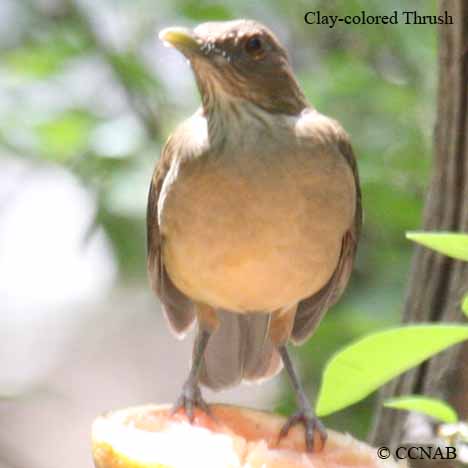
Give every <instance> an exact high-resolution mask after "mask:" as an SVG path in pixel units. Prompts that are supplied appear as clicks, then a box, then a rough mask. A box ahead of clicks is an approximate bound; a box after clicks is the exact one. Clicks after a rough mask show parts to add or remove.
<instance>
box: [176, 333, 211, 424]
mask: <svg viewBox="0 0 468 468" xmlns="http://www.w3.org/2000/svg"><path fill="white" fill-rule="evenodd" d="M210 336H211V332H210V331H208V330H205V329H201V330H200V331H199V332H198V334H197V337H196V341H195V346H194V350H193V359H192V367H191V368H190V373H189V376H188V378H187V380H186V381H185V383H184V385H183V387H182V393H181V395H180V397H179V398H178V399H177V401H176V403H175V405H174V408H173V410H172V414H174V413H175V412H177V411H178V410H179V409H181V408H183V409H184V410H185V414H186V415H187V416H188V418H189V420H190V422H193V419H194V417H195V414H194V407H196V406H198V407H199V408H200V409H202V410H203V411H204V412H205V413H207V414H210V409H209V407H208V405H207V404H206V402H205V400H203V397H202V394H201V390H200V386H199V385H198V378H199V375H200V369H201V363H202V360H203V354H204V352H205V349H206V345H207V344H208V340H209V338H210Z"/></svg>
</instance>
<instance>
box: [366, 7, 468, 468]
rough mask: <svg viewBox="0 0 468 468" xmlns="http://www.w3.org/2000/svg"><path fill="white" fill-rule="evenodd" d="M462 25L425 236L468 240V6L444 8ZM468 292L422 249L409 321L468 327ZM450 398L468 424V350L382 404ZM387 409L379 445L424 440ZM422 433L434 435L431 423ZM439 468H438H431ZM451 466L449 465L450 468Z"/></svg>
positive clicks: (445, 88) (455, 29) (444, 52)
mask: <svg viewBox="0 0 468 468" xmlns="http://www.w3.org/2000/svg"><path fill="white" fill-rule="evenodd" d="M445 11H447V12H448V14H449V15H452V17H453V22H454V24H452V25H450V24H447V25H441V26H439V88H438V102H437V105H438V111H437V119H436V127H435V138H434V165H433V176H432V181H431V184H430V187H429V190H428V194H427V199H426V206H425V210H424V218H423V219H424V221H423V224H424V227H423V228H424V230H426V231H456V232H461V231H464V232H468V113H467V109H468V1H466V0H441V1H439V14H442V15H443V14H444V12H445ZM467 290H468V263H466V262H460V261H456V260H453V259H450V258H448V257H444V256H442V255H439V254H437V253H435V252H433V251H431V250H429V249H426V248H423V247H416V249H415V254H414V258H413V263H412V271H411V276H410V281H409V290H408V295H407V299H406V303H405V307H404V313H403V321H404V322H406V323H408V322H442V321H443V322H461V321H463V320H464V319H463V316H462V314H461V310H460V301H461V298H462V296H463V294H464V293H466V292H467ZM415 393H417V394H425V395H428V396H435V397H438V398H443V399H444V400H445V401H448V402H450V403H451V404H452V405H453V406H454V407H455V408H456V410H457V411H458V414H459V416H460V419H462V420H467V419H468V344H467V343H465V344H464V345H460V346H457V347H453V348H451V349H449V350H448V351H446V352H444V353H442V354H440V355H437V356H436V357H435V358H433V359H431V360H430V361H428V362H426V363H424V364H422V365H421V366H419V367H418V368H416V369H415V370H412V371H410V372H408V373H406V374H404V375H403V376H402V377H400V378H398V379H395V380H394V381H392V382H391V383H389V384H388V385H386V386H385V387H384V389H383V390H382V392H381V395H380V398H381V401H382V400H385V399H387V398H390V397H395V396H398V395H407V394H415ZM408 419H409V417H408V414H407V413H406V412H404V411H395V410H389V409H384V408H382V406H381V405H379V409H378V414H377V418H376V421H375V426H374V429H373V431H372V434H371V440H372V443H373V444H374V445H376V446H379V445H385V446H388V447H391V448H393V449H395V448H396V447H397V446H398V445H399V444H401V443H402V441H411V439H413V441H414V438H415V437H417V436H416V434H415V427H416V429H417V430H418V431H419V430H421V429H424V428H421V423H420V422H419V423H418V424H416V426H415V425H414V424H411V420H408ZM419 421H422V425H423V426H424V425H425V424H426V429H429V430H432V427H430V425H429V421H426V420H425V419H424V418H423V419H422V420H419ZM431 466H433V465H431ZM445 466H447V465H445Z"/></svg>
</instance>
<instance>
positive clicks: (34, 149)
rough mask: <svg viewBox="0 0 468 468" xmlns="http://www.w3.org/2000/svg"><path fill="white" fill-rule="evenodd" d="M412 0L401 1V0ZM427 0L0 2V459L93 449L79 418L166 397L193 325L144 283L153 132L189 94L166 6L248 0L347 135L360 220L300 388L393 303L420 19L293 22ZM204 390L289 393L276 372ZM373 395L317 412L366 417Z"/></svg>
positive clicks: (210, 12)
mask: <svg viewBox="0 0 468 468" xmlns="http://www.w3.org/2000/svg"><path fill="white" fill-rule="evenodd" d="M408 3H411V6H410V7H409V5H408ZM395 9H399V10H402V9H411V10H416V11H418V13H419V14H421V15H423V14H435V4H434V2H433V1H425V0H420V1H418V0H413V1H412V2H405V1H377V0H367V1H357V0H350V1H346V2H344V1H341V2H340V1H325V0H323V1H319V0H316V1H307V2H306V1H295V2H290V1H288V0H273V1H270V2H268V3H267V2H251V1H247V0H244V1H242V0H241V1H234V0H231V1H226V2H223V3H215V2H209V1H204V0H188V1H183V0H179V1H169V0H167V1H164V0H156V1H154V0H153V1H149V0H137V1H131V0H100V1H99V2H97V1H95V2H92V1H90V0H87V1H84V0H68V1H67V0H34V1H33V0H23V1H16V0H3V1H2V2H1V3H0V21H1V24H2V28H0V47H1V49H0V54H1V60H0V122H1V124H0V359H1V363H2V364H1V371H0V395H1V400H0V467H1V468H6V467H8V468H12V467H15V468H16V467H18V468H19V467H21V468H23V467H28V468H29V467H34V468H42V467H44V468H55V467H57V468H59V467H62V466H67V467H69V468H74V467H80V468H81V467H83V466H91V459H90V456H89V432H90V425H91V422H92V420H93V418H94V417H95V416H96V415H97V414H99V413H100V412H103V411H105V410H108V409H112V408H118V407H123V406H128V405H135V404H141V403H148V402H151V401H154V402H171V401H173V400H174V399H175V397H176V394H177V392H178V390H179V388H180V384H181V383H182V381H183V379H184V377H185V375H186V373H187V370H188V363H189V354H190V347H191V344H190V341H191V338H192V337H190V339H189V340H187V341H186V342H183V343H181V342H178V341H176V340H175V339H173V338H172V337H171V336H170V334H169V331H168V329H167V327H166V325H165V323H164V322H163V319H162V317H161V314H160V310H159V306H158V303H157V301H156V299H155V298H154V297H153V296H152V294H151V293H150V291H149V288H148V286H147V283H146V276H145V274H146V272H145V223H144V215H145V205H146V194H147V190H148V185H149V180H150V177H151V173H152V169H153V166H154V164H155V161H156V160H157V158H158V157H159V153H160V150H161V146H162V145H163V143H164V141H165V139H166V138H167V136H168V134H169V133H170V132H171V130H172V129H173V128H174V127H175V125H176V124H177V123H178V122H179V121H180V120H181V119H183V118H185V117H187V116H189V115H190V114H191V113H192V112H194V111H195V109H196V108H197V106H198V105H199V96H198V93H197V90H196V87H195V83H194V80H193V77H192V74H191V71H190V68H189V66H188V65H187V63H186V62H185V60H184V59H183V57H182V56H180V55H179V54H178V53H176V52H175V51H174V50H171V49H167V48H165V47H164V46H163V45H162V44H161V43H160V42H159V41H158V40H157V32H158V31H159V30H160V29H162V28H163V27H166V26H173V25H195V24H197V23H199V22H203V21H207V20H222V19H231V18H239V17H247V18H254V19H257V20H260V21H262V22H264V23H266V24H267V25H269V26H270V27H271V28H272V29H273V31H274V32H275V33H276V34H277V35H278V36H279V37H280V39H281V40H282V41H283V43H284V44H285V45H286V47H287V49H288V50H289V52H290V55H291V59H292V63H293V66H294V69H295V71H296V73H297V76H298V79H299V81H300V83H301V85H302V86H303V89H304V91H305V93H306V95H307V97H308V98H309V100H310V102H311V103H312V104H313V105H314V106H315V107H316V108H318V109H319V110H320V111H321V112H323V113H325V114H327V115H330V116H332V117H334V118H337V119H338V120H340V121H341V122H342V124H343V125H344V127H345V128H346V129H347V130H348V132H349V133H350V134H351V136H352V140H353V144H354V148H355V152H356V154H357V156H358V162H359V169H360V175H361V183H362V191H363V205H364V210H365V220H364V232H363V236H362V240H361V244H360V249H359V255H358V261H357V265H356V268H355V272H354V275H353V278H352V282H351V285H350V287H349V288H348V291H347V293H346V294H345V296H344V298H343V300H342V301H341V302H340V304H339V305H337V306H336V307H334V309H333V310H332V311H331V312H330V313H329V314H328V316H327V317H326V318H325V320H324V321H323V323H322V326H321V327H320V329H319V331H318V332H317V334H316V335H315V337H314V338H313V339H312V340H310V341H309V342H308V343H307V344H306V345H305V346H303V347H301V348H300V349H297V350H296V351H297V353H296V354H297V357H298V358H299V360H300V367H301V371H302V374H303V375H304V379H305V383H306V385H307V388H308V390H309V391H310V395H315V393H316V390H317V387H318V384H319V380H320V373H321V370H322V369H323V366H324V363H325V361H326V360H327V359H328V358H329V357H330V356H331V355H332V354H333V353H334V352H335V351H337V350H338V349H339V348H340V347H342V346H343V345H344V344H347V343H349V342H350V341H352V340H353V339H355V338H357V337H359V336H362V335H363V334H365V333H366V332H369V331H371V330H375V329H382V328H384V327H386V326H388V325H390V324H392V323H396V322H397V321H398V319H399V313H400V310H401V305H402V303H403V299H404V297H403V294H404V288H405V284H406V281H407V277H408V271H409V257H410V254H411V245H409V243H408V242H407V241H406V240H405V238H404V232H405V230H408V229H415V228H418V227H419V225H420V220H421V208H422V200H423V197H424V192H425V187H426V185H427V181H428V172H429V165H430V156H431V133H432V127H433V122H434V117H435V116H434V114H435V103H434V95H435V84H436V83H435V77H436V28H435V27H434V26H430V25H426V26H424V25H404V24H400V25H387V26H370V25H356V26H351V25H350V26H347V25H343V24H340V25H339V26H337V27H336V28H334V29H330V28H329V27H328V26H318V25H306V24H305V23H304V20H303V17H304V13H305V12H307V11H316V10H320V11H321V13H323V14H340V15H345V14H359V13H360V11H361V10H365V11H366V13H367V14H380V15H383V14H391V13H392V12H393V11H394V10H395ZM208 398H210V399H215V400H218V401H231V402H237V403H239V404H246V405H252V406H256V407H261V408H276V409H277V410H280V411H283V412H289V411H291V409H292V407H293V406H292V405H293V399H292V395H291V394H290V393H289V389H288V386H287V382H286V380H285V379H284V376H282V375H281V377H278V378H276V379H274V380H273V381H271V382H269V383H267V384H264V385H262V386H244V387H243V388H241V389H236V390H233V391H230V392H226V393H222V394H217V395H213V394H211V393H209V394H208ZM373 411H374V401H373V399H368V400H366V401H364V402H362V403H360V404H358V405H356V406H354V407H352V408H350V409H349V410H345V411H342V412H340V413H339V414H337V415H334V416H331V417H329V418H327V419H326V420H325V423H326V424H327V425H329V426H331V427H332V428H336V429H338V430H345V431H348V432H351V433H353V434H354V435H356V436H358V437H364V436H365V435H366V433H367V431H368V429H369V424H370V419H371V417H372V414H373Z"/></svg>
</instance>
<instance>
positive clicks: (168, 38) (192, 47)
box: [159, 28, 201, 55]
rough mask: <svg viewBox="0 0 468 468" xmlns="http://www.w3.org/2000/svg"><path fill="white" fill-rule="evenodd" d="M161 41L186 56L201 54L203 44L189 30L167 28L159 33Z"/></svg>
mask: <svg viewBox="0 0 468 468" xmlns="http://www.w3.org/2000/svg"><path fill="white" fill-rule="evenodd" d="M159 39H161V41H163V42H164V43H166V44H168V45H171V46H172V47H175V48H176V49H177V50H179V51H180V52H182V53H183V54H184V55H189V54H193V53H200V45H201V42H199V41H198V40H197V38H196V37H195V36H194V34H193V32H192V31H191V30H190V29H187V28H165V29H163V30H162V31H161V32H160V33H159Z"/></svg>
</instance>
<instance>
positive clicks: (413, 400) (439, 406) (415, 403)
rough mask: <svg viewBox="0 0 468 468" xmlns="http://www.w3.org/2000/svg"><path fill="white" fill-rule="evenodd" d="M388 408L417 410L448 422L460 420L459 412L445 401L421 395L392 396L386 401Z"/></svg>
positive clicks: (385, 404)
mask: <svg viewBox="0 0 468 468" xmlns="http://www.w3.org/2000/svg"><path fill="white" fill-rule="evenodd" d="M384 406H385V407H387V408H395V409H402V410H408V411H417V412H418V413H424V414H427V415H428V416H431V417H433V418H434V419H437V420H439V421H442V422H444V423H447V424H451V423H456V422H457V421H458V415H457V412H456V411H455V410H454V409H453V408H452V407H451V406H450V405H449V404H448V403H446V402H445V401H442V400H438V399H437V398H429V397H424V396H419V395H408V396H403V397H399V398H391V399H389V400H387V401H385V402H384Z"/></svg>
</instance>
